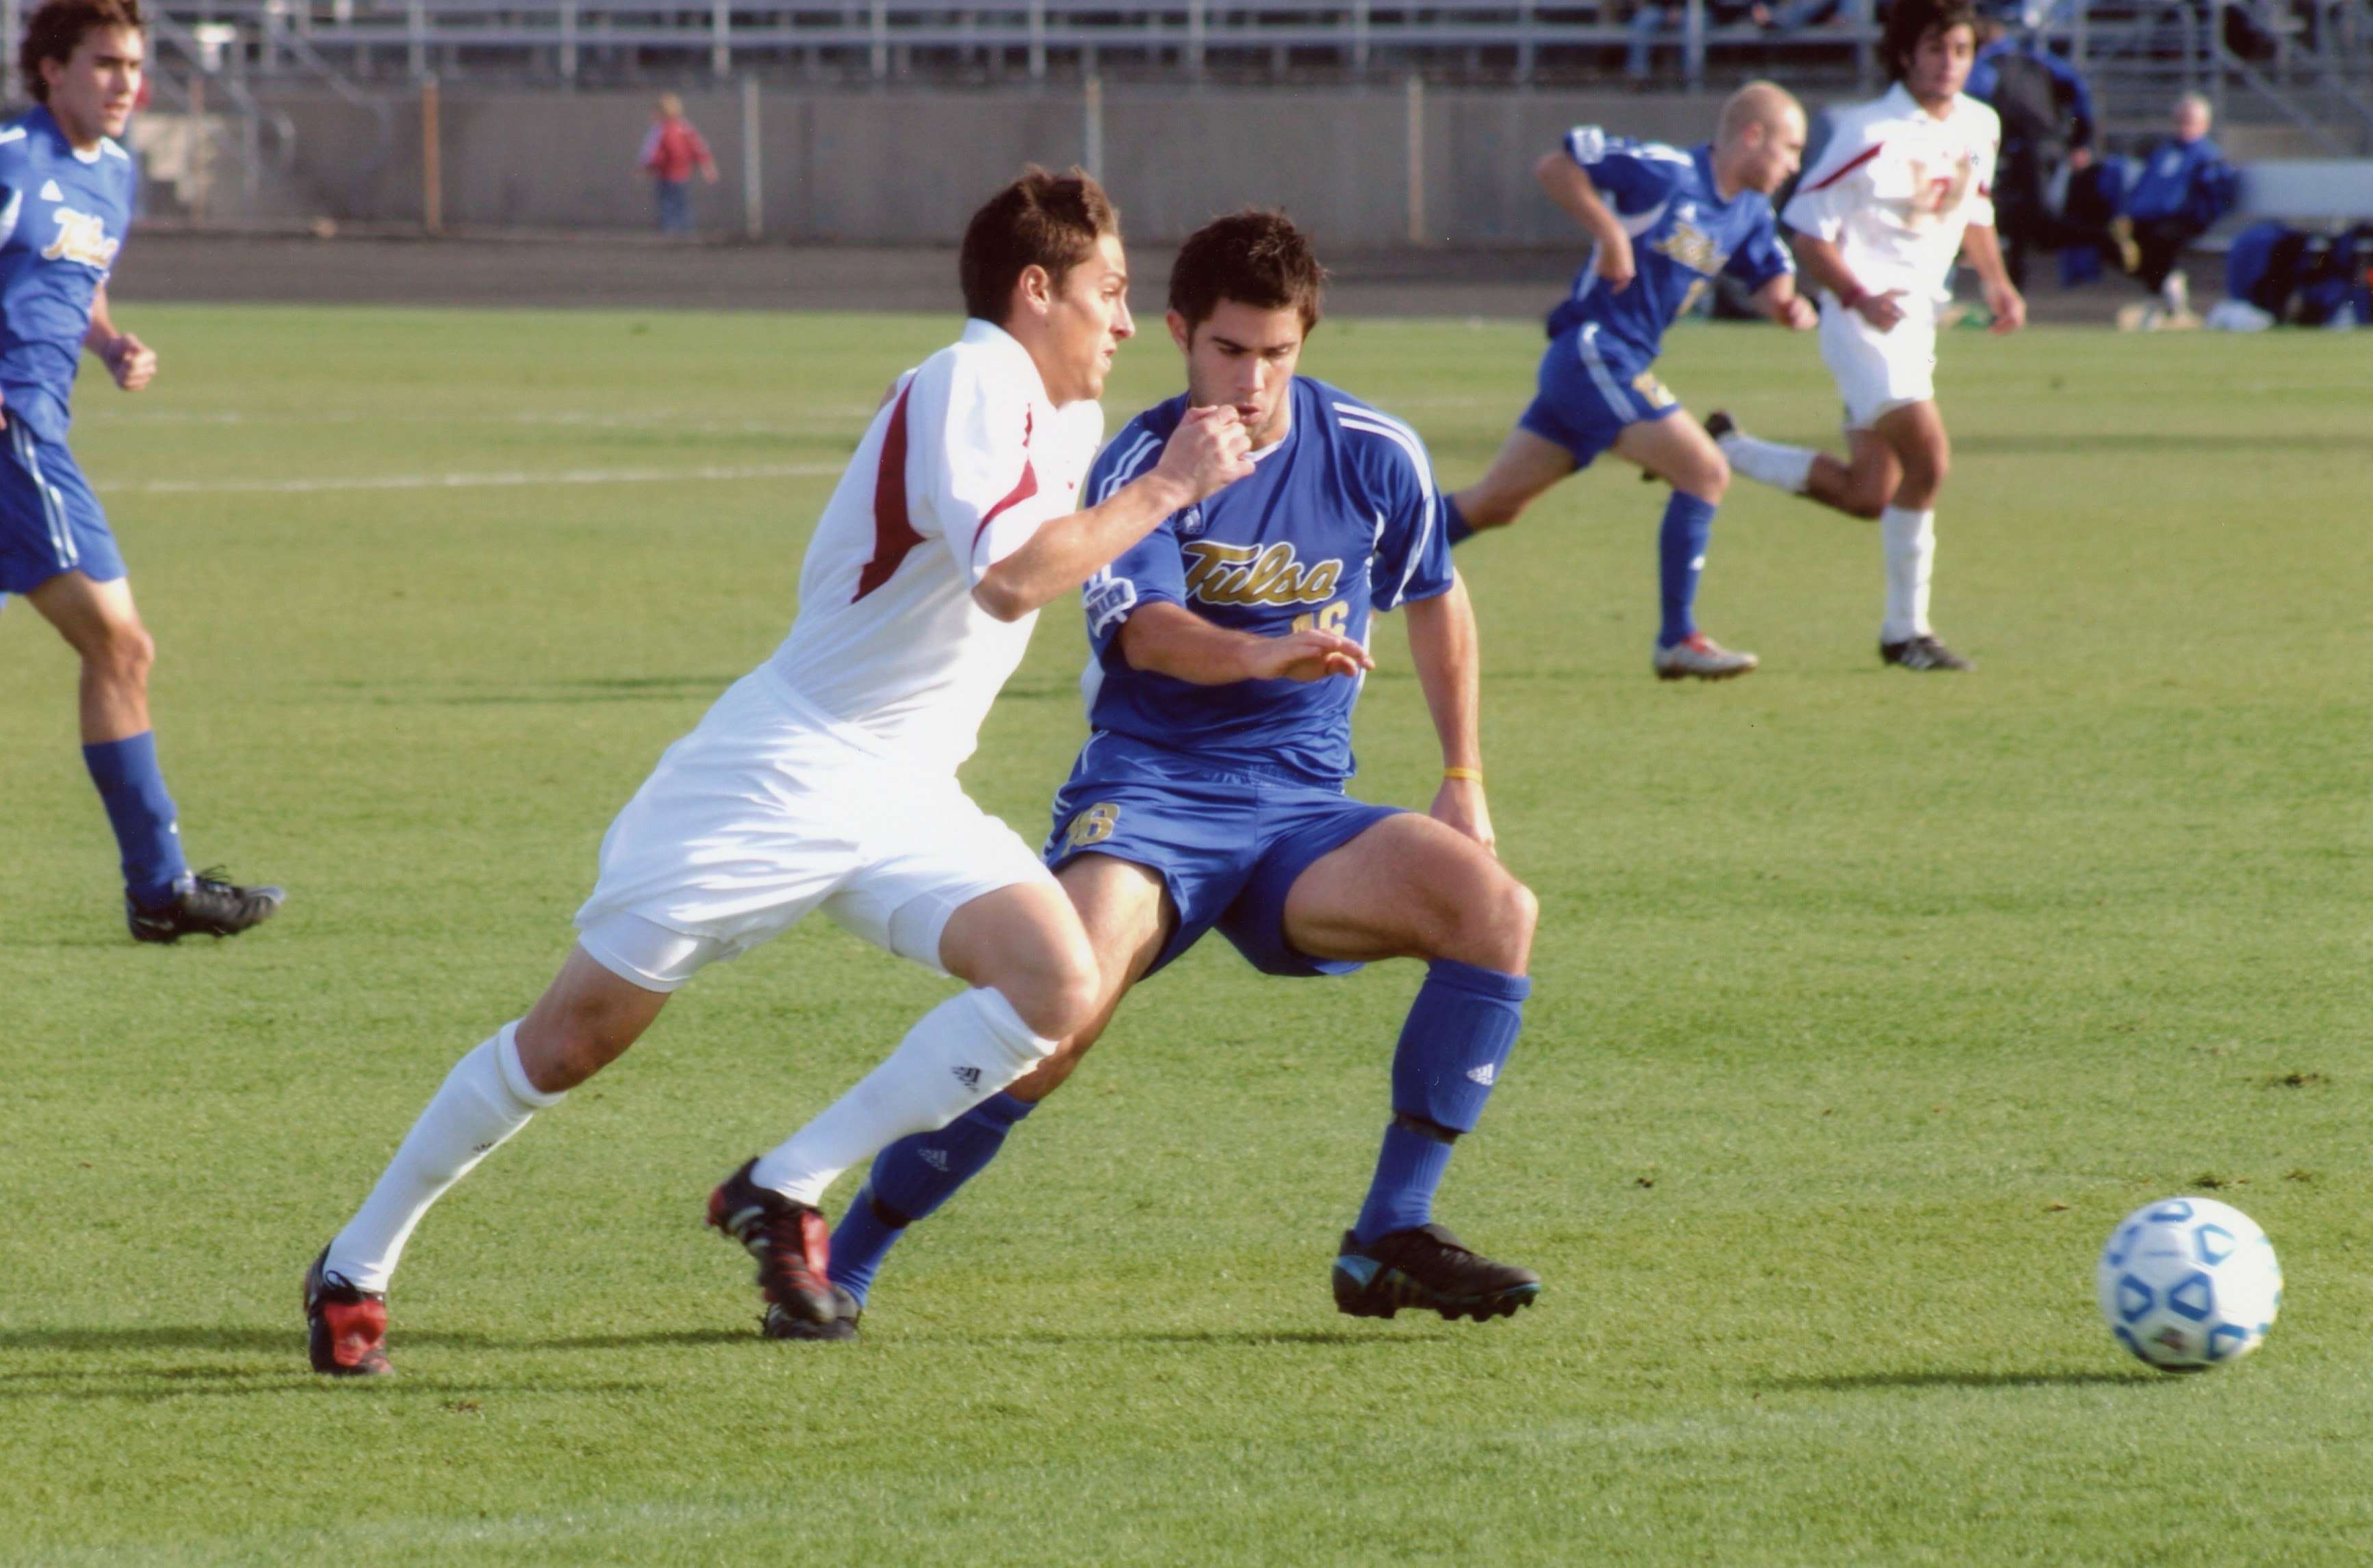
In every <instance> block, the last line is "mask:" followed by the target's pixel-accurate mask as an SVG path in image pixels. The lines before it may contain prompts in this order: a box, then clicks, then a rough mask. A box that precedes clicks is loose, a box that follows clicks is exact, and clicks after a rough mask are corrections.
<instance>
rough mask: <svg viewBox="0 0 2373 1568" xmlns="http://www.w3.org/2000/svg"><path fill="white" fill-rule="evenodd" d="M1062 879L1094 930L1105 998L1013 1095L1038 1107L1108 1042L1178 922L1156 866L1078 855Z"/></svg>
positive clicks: (1082, 917) (1092, 943)
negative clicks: (1117, 1016)
mask: <svg viewBox="0 0 2373 1568" xmlns="http://www.w3.org/2000/svg"><path fill="white" fill-rule="evenodd" d="M1056 880H1057V881H1058V882H1059V883H1062V885H1063V892H1064V894H1065V895H1066V896H1067V897H1069V898H1070V900H1071V907H1073V908H1074V909H1076V910H1077V911H1078V912H1079V916H1080V922H1081V925H1083V926H1084V927H1086V929H1087V933H1088V945H1089V946H1090V947H1091V948H1092V949H1093V950H1094V952H1095V955H1096V968H1097V971H1098V983H1099V986H1100V994H1099V996H1098V998H1097V1002H1096V1008H1095V1012H1094V1013H1093V1015H1092V1016H1091V1017H1090V1018H1089V1020H1088V1022H1087V1023H1086V1024H1083V1025H1081V1027H1080V1028H1078V1029H1076V1030H1074V1031H1073V1032H1072V1033H1071V1034H1070V1036H1068V1037H1067V1038H1066V1039H1064V1040H1063V1042H1062V1043H1061V1044H1060V1045H1059V1046H1058V1047H1056V1049H1055V1050H1054V1051H1053V1052H1052V1053H1051V1054H1050V1055H1049V1056H1048V1057H1047V1058H1046V1060H1044V1061H1042V1062H1040V1063H1039V1064H1038V1065H1037V1066H1036V1067H1034V1068H1032V1069H1031V1070H1030V1071H1028V1072H1027V1073H1025V1074H1023V1077H1022V1079H1021V1080H1020V1082H1016V1083H1014V1084H1013V1085H1011V1087H1010V1088H1009V1089H1008V1090H1007V1091H1006V1093H1008V1094H1011V1095H1012V1096H1013V1097H1014V1098H1015V1099H1017V1100H1022V1101H1025V1102H1027V1103H1029V1104H1033V1105H1035V1104H1036V1103H1037V1102H1038V1101H1040V1100H1043V1099H1045V1098H1046V1096H1047V1095H1048V1094H1052V1093H1053V1092H1054V1091H1055V1089H1056V1088H1058V1086H1059V1085H1060V1084H1061V1083H1062V1082H1063V1081H1064V1080H1065V1079H1067V1078H1069V1077H1070V1076H1071V1072H1072V1071H1073V1070H1074V1069H1075V1068H1077V1067H1078V1066H1079V1065H1080V1059H1081V1058H1082V1057H1084V1056H1086V1055H1087V1053H1088V1050H1089V1048H1090V1047H1093V1045H1094V1044H1095V1043H1096V1042H1097V1041H1098V1040H1100V1039H1102V1038H1104V1033H1105V1029H1106V1028H1108V1027H1110V1026H1111V1024H1112V1020H1113V1014H1114V1013H1115V1012H1118V1011H1119V1010H1120V1004H1121V999H1122V998H1123V997H1126V996H1127V995H1128V992H1129V988H1130V987H1132V986H1134V985H1136V984H1137V982H1138V981H1139V980H1140V979H1141V978H1143V977H1144V976H1145V974H1146V972H1147V971H1148V970H1149V969H1151V968H1152V966H1153V961H1154V960H1155V959H1156V958H1158V957H1160V956H1161V954H1162V949H1163V943H1164V942H1168V941H1169V939H1170V933H1171V931H1172V930H1173V929H1174V928H1175V926H1176V925H1177V922H1178V916H1177V910H1176V907H1175V905H1173V904H1172V903H1171V900H1170V894H1169V889H1168V887H1167V886H1166V885H1165V883H1164V882H1163V876H1162V873H1161V872H1157V871H1155V870H1154V869H1153V868H1152V867H1151V866H1141V865H1139V864H1137V863H1135V862H1134V861H1130V860H1119V859H1116V858H1115V857H1114V856H1111V855H1098V854H1087V855H1079V856H1075V857H1073V858H1072V859H1071V860H1070V861H1068V862H1067V863H1066V864H1065V865H1064V867H1063V869H1062V870H1061V871H1060V872H1057V873H1056Z"/></svg>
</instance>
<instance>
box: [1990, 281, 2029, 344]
mask: <svg viewBox="0 0 2373 1568" xmlns="http://www.w3.org/2000/svg"><path fill="white" fill-rule="evenodd" d="M1986 309H1987V310H1992V311H1993V313H1994V324H1993V329H1992V330H1993V334H1994V335H1995V336H1996V337H2001V336H2002V335H2004V334H2005V333H2015V332H2016V331H2018V329H2019V328H2021V327H2023V326H2025V325H2027V297H2026V296H2024V295H2022V294H2021V293H2019V291H2018V290H2017V289H2016V288H2014V287H2011V285H2009V284H2007V283H2005V284H2003V285H2001V286H2000V287H1996V286H1995V285H1993V284H1991V283H1990V284H1988V285H1986Z"/></svg>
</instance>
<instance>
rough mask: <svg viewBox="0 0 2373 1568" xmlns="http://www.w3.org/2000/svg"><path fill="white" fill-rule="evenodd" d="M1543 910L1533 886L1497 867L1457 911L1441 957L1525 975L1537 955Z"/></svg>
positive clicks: (1502, 971) (1506, 972)
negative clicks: (1537, 933)
mask: <svg viewBox="0 0 2373 1568" xmlns="http://www.w3.org/2000/svg"><path fill="white" fill-rule="evenodd" d="M1540 912H1541V911H1540V902H1539V900H1537V899H1536V898H1535V897H1534V896H1533V890H1532V889H1531V888H1528V887H1526V886H1525V884H1524V883H1521V882H1518V881H1517V880H1516V879H1515V878H1514V877H1513V876H1510V875H1509V874H1508V873H1507V872H1504V871H1502V870H1500V869H1499V867H1498V866H1496V865H1494V866H1493V867H1492V868H1491V870H1490V874H1489V875H1488V877H1486V878H1484V879H1482V880H1481V881H1480V882H1479V884H1478V885H1477V886H1475V887H1474V888H1472V889H1471V890H1469V892H1468V893H1467V896H1465V897H1464V898H1462V899H1461V900H1460V901H1459V903H1458V906H1457V907H1456V908H1455V910H1454V911H1453V914H1452V920H1451V931H1450V937H1449V940H1448V941H1446V942H1444V943H1443V948H1444V951H1443V953H1442V954H1441V956H1443V957H1444V958H1455V959H1456V960H1457V961H1458V962H1459V963H1461V964H1472V965H1476V966H1477V967H1478V968H1482V969H1497V970H1499V971H1500V972H1501V973H1502V974H1503V975H1521V974H1523V973H1524V972H1525V965H1526V964H1527V963H1528V962H1530V960H1531V958H1532V952H1533V929H1534V927H1535V926H1536V925H1537V924H1538V922H1539V920H1540Z"/></svg>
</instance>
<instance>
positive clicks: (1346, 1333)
mask: <svg viewBox="0 0 2373 1568" xmlns="http://www.w3.org/2000/svg"><path fill="white" fill-rule="evenodd" d="M899 1337H900V1338H901V1339H902V1340H907V1341H910V1342H920V1343H936V1344H964V1345H1016V1344H1019V1345H1250V1346H1260V1345H1345V1346H1354V1345H1356V1346H1360V1347H1362V1348H1367V1347H1376V1348H1385V1349H1389V1348H1390V1347H1392V1346H1394V1345H1405V1344H1423V1345H1432V1344H1440V1343H1443V1342H1444V1341H1446V1340H1455V1339H1457V1338H1459V1336H1458V1335H1456V1334H1454V1333H1452V1332H1451V1331H1450V1330H1448V1329H1446V1328H1436V1329H1434V1330H1432V1331H1431V1332H1428V1331H1426V1330H1424V1329H1419V1330H1416V1331H1414V1332H1412V1331H1409V1330H1401V1331H1398V1332H1395V1331H1393V1330H1389V1329H1387V1330H1382V1331H1369V1332H1362V1331H1361V1330H1359V1329H1357V1328H1276V1329H1264V1328H1147V1329H1140V1330H1135V1331H1131V1330H1128V1329H1106V1330H1102V1331H1098V1330H1093V1329H1090V1330H1074V1329H1063V1328H1035V1329H1023V1330H1021V1331H1018V1332H1015V1333H1011V1334H1000V1333H979V1332H964V1331H961V1330H949V1329H933V1328H914V1329H908V1330H906V1331H905V1332H904V1333H902V1334H901V1335H900V1336H899Z"/></svg>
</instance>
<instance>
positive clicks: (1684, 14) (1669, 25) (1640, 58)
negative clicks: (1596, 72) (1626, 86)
mask: <svg viewBox="0 0 2373 1568" xmlns="http://www.w3.org/2000/svg"><path fill="white" fill-rule="evenodd" d="M1798 3H1799V4H1802V3H1803V0H1798ZM1705 14H1706V25H1707V26H1708V27H1710V28H1726V27H1730V26H1733V25H1735V24H1736V23H1739V22H1753V23H1754V24H1755V25H1756V26H1757V27H1759V28H1767V29H1768V28H1770V27H1771V26H1772V25H1773V22H1772V16H1771V7H1770V6H1767V5H1765V4H1764V3H1763V0H1706V8H1705ZM1688 17H1689V8H1688V7H1687V6H1679V5H1664V4H1658V3H1655V0H1651V3H1649V4H1645V5H1642V6H1640V8H1639V9H1637V10H1635V11H1633V12H1632V13H1631V21H1630V22H1629V23H1627V24H1626V25H1627V26H1628V27H1629V28H1630V29H1631V50H1630V52H1629V53H1626V54H1625V55H1624V57H1623V79H1624V80H1625V81H1626V82H1628V83H1630V84H1631V86H1632V87H1634V88H1644V87H1646V86H1647V85H1648V81H1649V78H1650V77H1651V76H1653V75H1654V72H1655V55H1656V38H1657V35H1658V34H1660V33H1668V32H1678V31H1680V30H1681V29H1682V28H1683V27H1684V26H1685V25H1686V24H1687V20H1688Z"/></svg>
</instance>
